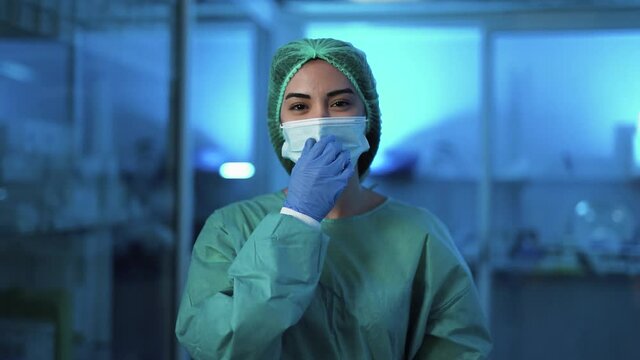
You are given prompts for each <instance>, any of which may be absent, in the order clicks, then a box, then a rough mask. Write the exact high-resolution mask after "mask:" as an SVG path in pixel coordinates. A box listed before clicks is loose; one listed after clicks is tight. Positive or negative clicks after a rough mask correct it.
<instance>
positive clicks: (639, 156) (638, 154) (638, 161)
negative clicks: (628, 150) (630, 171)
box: [633, 112, 640, 175]
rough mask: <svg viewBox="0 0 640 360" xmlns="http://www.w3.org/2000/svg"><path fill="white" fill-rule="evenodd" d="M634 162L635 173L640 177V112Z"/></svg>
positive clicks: (635, 137) (635, 139) (635, 138)
mask: <svg viewBox="0 0 640 360" xmlns="http://www.w3.org/2000/svg"><path fill="white" fill-rule="evenodd" d="M633 162H634V164H635V169H634V170H635V172H636V173H637V174H639V175H640V112H639V113H638V122H637V123H636V134H635V136H634V139H633Z"/></svg>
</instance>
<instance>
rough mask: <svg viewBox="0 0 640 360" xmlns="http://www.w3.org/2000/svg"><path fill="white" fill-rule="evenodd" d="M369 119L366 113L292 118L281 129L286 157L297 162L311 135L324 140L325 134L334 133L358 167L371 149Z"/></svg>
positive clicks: (352, 163)
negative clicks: (368, 128)
mask: <svg viewBox="0 0 640 360" xmlns="http://www.w3.org/2000/svg"><path fill="white" fill-rule="evenodd" d="M366 126H367V118H366V117H364V116H345V117H326V118H315V119H305V120H297V121H289V122H286V123H284V124H282V125H280V128H281V129H282V131H283V133H284V144H282V157H284V158H287V159H290V160H291V161H293V162H297V161H298V159H299V158H300V155H301V154H302V149H303V148H304V143H305V142H306V141H307V139H309V138H314V139H315V140H316V141H318V140H320V137H321V136H325V135H334V136H335V137H336V139H337V140H338V141H340V143H342V148H343V149H345V150H349V152H350V153H351V166H354V167H355V166H356V164H357V161H358V158H359V157H360V155H361V154H362V153H363V152H365V151H367V150H369V142H368V141H367V138H366V137H365V130H366Z"/></svg>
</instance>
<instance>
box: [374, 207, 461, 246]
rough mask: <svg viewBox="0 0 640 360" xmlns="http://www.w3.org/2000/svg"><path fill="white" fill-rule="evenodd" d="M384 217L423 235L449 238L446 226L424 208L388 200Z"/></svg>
mask: <svg viewBox="0 0 640 360" xmlns="http://www.w3.org/2000/svg"><path fill="white" fill-rule="evenodd" d="M384 216H385V217H388V218H391V219H394V220H395V221H399V222H401V223H402V224H403V225H404V226H407V227H411V228H415V229H416V230H418V231H421V232H423V233H424V234H425V235H430V234H431V235H433V236H437V237H444V238H447V237H450V236H449V230H448V229H447V226H446V225H445V224H444V223H443V222H442V221H441V220H440V219H439V218H438V217H437V216H436V215H435V214H434V213H432V212H431V211H430V210H428V209H426V208H424V207H419V206H415V205H410V204H408V203H405V202H403V201H400V200H397V199H393V198H389V199H388V200H387V204H386V206H385V211H384Z"/></svg>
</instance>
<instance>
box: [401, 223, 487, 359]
mask: <svg viewBox="0 0 640 360" xmlns="http://www.w3.org/2000/svg"><path fill="white" fill-rule="evenodd" d="M411 317H412V319H414V322H413V324H412V325H411V326H410V330H409V332H410V335H411V336H412V338H410V339H409V340H410V344H409V353H408V355H409V356H408V357H407V358H409V359H485V358H487V357H488V356H489V353H490V351H491V348H492V340H491V335H490V332H489V329H488V326H487V321H486V318H485V315H484V312H483V310H482V308H481V306H480V301H479V297H478V293H477V290H476V287H475V285H474V282H473V278H472V276H471V273H470V271H469V268H468V267H467V265H466V263H465V262H464V259H463V258H462V256H461V255H460V254H459V252H458V250H457V249H456V247H455V245H454V243H453V240H451V237H450V235H449V233H448V232H447V230H446V228H445V227H444V225H441V224H438V225H437V227H436V228H435V229H432V231H431V232H430V233H429V235H428V236H427V241H426V242H425V251H424V252H423V253H422V259H421V261H420V267H419V269H418V273H417V274H416V281H414V294H413V296H412V309H411Z"/></svg>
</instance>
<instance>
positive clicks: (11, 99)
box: [0, 0, 640, 360]
mask: <svg viewBox="0 0 640 360" xmlns="http://www.w3.org/2000/svg"><path fill="white" fill-rule="evenodd" d="M300 37H335V38H338V39H342V40H346V41H349V42H351V43H353V44H354V45H355V46H357V47H359V48H361V49H362V50H364V51H365V52H366V54H367V58H368V60H369V62H370V65H371V67H372V70H373V73H374V75H375V78H376V81H377V84H378V92H379V95H380V107H381V113H382V137H381V142H380V149H379V151H378V155H377V157H376V158H375V161H374V162H373V165H372V167H371V171H370V174H369V175H368V176H367V178H366V179H365V181H364V184H365V185H366V186H367V187H372V188H374V189H375V190H378V191H380V192H382V193H385V194H387V195H389V196H391V197H393V198H395V199H398V200H401V201H404V202H407V203H410V204H413V205H417V206H422V207H425V208H428V209H430V210H431V211H432V212H434V213H435V214H437V215H438V216H439V217H440V218H441V219H442V220H443V221H444V222H445V223H446V224H447V226H448V227H449V229H450V231H451V234H452V237H453V239H454V241H455V243H456V245H457V247H458V249H459V250H460V252H461V254H462V255H463V256H464V258H465V260H466V261H467V263H468V264H469V266H470V268H471V270H472V272H473V275H474V278H475V281H476V284H477V287H478V290H479V294H480V297H481V302H482V305H483V307H484V310H485V311H486V313H487V315H488V319H489V321H490V326H491V330H492V334H493V338H494V348H493V352H492V354H491V358H492V359H496V360H501V359H532V360H533V359H583V360H585V359H640V348H639V347H638V340H640V4H639V3H638V1H630V0H629V1H625V0H592V1H578V0H553V1H551V0H535V1H534V0H531V1H516V0H504V1H491V0H484V1H481V0H463V1H449V0H422V1H415V0H414V1H410V0H406V1H399V0H398V1H391V0H387V1H383V0H378V1H375V0H369V1H366V0H359V1H356V0H351V1H349V0H328V1H313V0H256V1H250V0H239V1H232V0H197V1H195V0H191V1H190V0H115V1H106V0H1V1H0V359H20V360H32V359H57V360H63V359H97V360H101V359H123V360H137V359H187V358H188V357H187V354H186V353H185V352H184V350H183V349H181V348H180V346H179V345H178V344H177V342H176V338H175V335H174V326H175V317H176V307H177V302H178V298H179V296H180V294H181V291H182V288H183V285H184V280H185V277H186V268H187V266H188V262H189V259H190V251H191V247H192V244H193V241H194V239H195V236H196V235H197V233H198V231H199V230H200V228H201V227H202V225H203V223H204V222H205V220H206V218H207V217H208V216H209V215H210V214H211V213H212V212H213V210H215V209H216V208H219V207H221V206H224V205H226V204H229V203H231V202H234V201H238V200H242V199H246V198H250V197H252V196H255V195H258V194H262V193H265V192H272V191H277V190H279V189H282V188H284V187H286V185H287V179H288V177H287V174H286V172H285V171H284V170H283V168H282V167H281V166H280V164H279V163H278V161H277V158H276V156H275V154H274V152H273V148H272V147H271V144H270V143H269V140H268V134H267V129H266V126H265V125H266V120H265V119H266V107H267V103H266V100H267V93H266V88H267V76H268V71H269V61H270V58H271V56H272V55H273V52H274V51H275V49H276V48H277V47H278V46H280V45H282V44H284V43H285V42H287V41H290V40H294V39H297V38H300ZM390 311H392V310H391V309H390Z"/></svg>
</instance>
